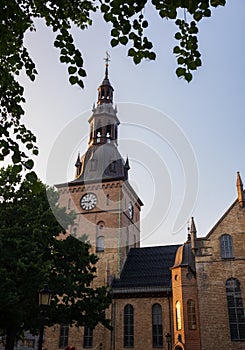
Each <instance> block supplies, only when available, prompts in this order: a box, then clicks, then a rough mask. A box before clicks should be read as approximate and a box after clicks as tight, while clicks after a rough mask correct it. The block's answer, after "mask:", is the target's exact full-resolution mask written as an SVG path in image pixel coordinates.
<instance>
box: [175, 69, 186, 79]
mask: <svg viewBox="0 0 245 350" xmlns="http://www.w3.org/2000/svg"><path fill="white" fill-rule="evenodd" d="M185 72H186V70H185V68H182V67H179V68H177V69H176V74H177V77H178V78H180V77H182V76H184V75H185Z"/></svg>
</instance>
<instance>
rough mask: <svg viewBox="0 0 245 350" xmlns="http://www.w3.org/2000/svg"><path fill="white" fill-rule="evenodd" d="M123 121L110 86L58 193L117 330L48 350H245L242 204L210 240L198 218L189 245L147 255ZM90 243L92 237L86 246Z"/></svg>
mask: <svg viewBox="0 0 245 350" xmlns="http://www.w3.org/2000/svg"><path fill="white" fill-rule="evenodd" d="M119 124H120V122H119V119H118V117H117V110H116V108H115V107H114V106H113V87H112V86H111V84H110V81H109V78H108V62H107V64H106V69H105V77H104V79H103V81H102V84H101V85H100V86H99V88H98V101H97V105H96V107H94V108H93V110H92V115H91V117H90V118H89V125H90V135H89V140H88V149H87V151H86V152H85V154H84V155H83V156H82V157H81V156H80V155H78V158H77V161H76V164H75V168H76V171H75V179H74V180H72V181H71V182H69V183H63V184H59V185H57V186H56V187H57V188H58V190H59V193H60V205H61V206H64V207H66V208H67V211H69V210H74V211H75V212H76V214H77V216H76V221H75V224H74V225H73V227H71V233H72V234H73V235H74V236H76V237H77V238H79V239H83V238H84V237H86V239H88V240H89V241H90V243H91V246H92V248H91V250H92V252H94V253H96V254H97V255H98V257H99V258H100V260H99V262H98V265H97V277H96V279H95V282H94V283H95V286H97V285H108V286H110V288H111V293H112V297H113V302H112V305H111V307H110V309H109V310H108V316H109V317H110V318H111V324H112V327H113V329H112V331H108V330H106V329H104V328H103V327H102V326H100V325H99V326H98V327H96V329H94V330H91V329H86V328H83V327H82V328H81V329H78V328H75V327H71V328H69V327H68V326H66V325H56V326H55V327H52V328H49V329H46V337H45V347H46V348H47V349H48V350H58V349H65V348H67V347H70V348H72V347H74V348H76V349H77V350H83V349H87V348H90V349H93V350H95V349H99V350H103V349H107V350H123V349H127V348H130V349H135V350H144V349H147V350H154V349H155V348H161V349H163V350H165V349H166V350H180V349H182V350H184V349H185V350H217V349H226V350H242V349H245V317H244V302H245V272H244V271H245V239H244V238H245V208H244V191H243V185H242V181H241V178H240V174H239V173H238V174H237V193H238V198H237V199H236V201H235V202H234V203H233V204H232V205H231V207H230V208H228V210H227V211H226V212H225V213H224V215H223V216H222V217H221V219H220V220H219V221H218V222H217V223H216V224H215V225H214V227H213V229H212V230H211V231H210V232H209V233H208V234H207V235H206V236H205V237H201V238H200V237H197V231H196V227H195V222H194V219H193V218H192V219H191V225H190V228H189V232H188V238H187V241H186V242H185V243H184V244H182V245H169V246H160V247H145V248H141V247H140V211H141V207H142V205H143V203H142V201H141V200H140V198H139V197H138V195H137V194H136V193H135V191H134V190H133V188H132V186H131V185H130V183H129V181H128V171H129V169H130V166H129V161H128V159H126V160H124V159H123V158H122V156H121V155H120V153H119V150H118V127H119ZM84 239H85V238H84Z"/></svg>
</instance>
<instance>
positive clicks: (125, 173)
mask: <svg viewBox="0 0 245 350" xmlns="http://www.w3.org/2000/svg"><path fill="white" fill-rule="evenodd" d="M129 169H130V166H129V160H128V157H127V159H126V162H125V164H124V176H125V179H126V180H128V171H129Z"/></svg>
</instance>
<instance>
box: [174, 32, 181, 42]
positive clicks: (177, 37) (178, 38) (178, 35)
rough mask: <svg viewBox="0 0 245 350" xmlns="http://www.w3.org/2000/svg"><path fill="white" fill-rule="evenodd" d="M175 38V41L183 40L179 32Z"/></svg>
mask: <svg viewBox="0 0 245 350" xmlns="http://www.w3.org/2000/svg"><path fill="white" fill-rule="evenodd" d="M174 37H175V39H177V40H180V39H181V38H182V35H181V33H180V32H177V33H176V34H175V36H174Z"/></svg>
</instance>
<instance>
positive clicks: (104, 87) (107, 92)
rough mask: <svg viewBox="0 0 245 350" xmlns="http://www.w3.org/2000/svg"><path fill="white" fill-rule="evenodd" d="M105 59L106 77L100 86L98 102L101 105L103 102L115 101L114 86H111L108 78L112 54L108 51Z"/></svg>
mask: <svg viewBox="0 0 245 350" xmlns="http://www.w3.org/2000/svg"><path fill="white" fill-rule="evenodd" d="M104 60H105V62H106V63H105V77H104V80H103V81H102V83H101V85H100V86H99V88H98V101H97V104H98V105H101V104H102V103H113V91H114V89H113V87H112V86H111V83H110V81H109V78H108V67H109V62H110V55H109V53H108V52H107V51H106V58H105V59H104Z"/></svg>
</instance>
